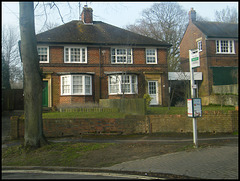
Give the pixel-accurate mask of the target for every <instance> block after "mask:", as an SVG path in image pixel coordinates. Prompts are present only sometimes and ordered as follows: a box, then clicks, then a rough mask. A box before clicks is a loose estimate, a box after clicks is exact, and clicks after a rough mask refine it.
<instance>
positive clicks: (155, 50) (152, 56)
mask: <svg viewBox="0 0 240 181" xmlns="http://www.w3.org/2000/svg"><path fill="white" fill-rule="evenodd" d="M150 50H151V51H152V50H153V51H154V52H155V53H154V55H149V54H148V51H150ZM145 51H146V64H157V49H156V48H146V50H145ZM148 58H155V61H154V62H150V61H148Z"/></svg>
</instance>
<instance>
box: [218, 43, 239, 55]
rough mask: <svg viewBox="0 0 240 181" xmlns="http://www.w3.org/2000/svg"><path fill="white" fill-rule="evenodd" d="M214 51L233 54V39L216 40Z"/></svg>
mask: <svg viewBox="0 0 240 181" xmlns="http://www.w3.org/2000/svg"><path fill="white" fill-rule="evenodd" d="M216 52H217V53H219V54H220V53H221V54H234V53H235V51H234V41H233V40H216Z"/></svg>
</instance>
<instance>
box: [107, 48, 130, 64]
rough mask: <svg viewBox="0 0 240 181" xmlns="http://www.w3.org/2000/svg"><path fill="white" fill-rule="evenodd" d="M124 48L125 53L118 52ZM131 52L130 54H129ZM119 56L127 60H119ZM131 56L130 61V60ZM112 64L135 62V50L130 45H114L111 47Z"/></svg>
mask: <svg viewBox="0 0 240 181" xmlns="http://www.w3.org/2000/svg"><path fill="white" fill-rule="evenodd" d="M120 50H124V51H125V52H126V53H125V54H120V55H119V54H118V51H120ZM128 53H129V54H128ZM118 57H122V58H125V60H126V61H123V62H120V61H118ZM129 58H130V61H129ZM111 64H133V50H132V48H129V47H112V48H111Z"/></svg>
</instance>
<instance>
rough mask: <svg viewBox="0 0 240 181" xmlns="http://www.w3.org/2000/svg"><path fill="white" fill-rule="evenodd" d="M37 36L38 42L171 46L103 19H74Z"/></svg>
mask: <svg viewBox="0 0 240 181" xmlns="http://www.w3.org/2000/svg"><path fill="white" fill-rule="evenodd" d="M36 37H37V42H38V43H59V44H79V43H80V44H88V45H96V44H97V45H132V46H133V45H135V46H163V47H170V46H171V45H170V44H168V43H166V42H163V41H158V40H155V39H152V38H149V37H146V36H142V35H139V34H136V33H133V32H130V31H128V30H124V29H121V28H118V27H116V26H112V25H109V24H107V23H103V22H101V21H93V24H84V23H83V22H82V21H77V20H74V21H71V22H69V23H66V24H64V25H61V26H59V27H56V28H53V29H51V30H48V31H45V32H43V33H40V34H38V35H37V36H36Z"/></svg>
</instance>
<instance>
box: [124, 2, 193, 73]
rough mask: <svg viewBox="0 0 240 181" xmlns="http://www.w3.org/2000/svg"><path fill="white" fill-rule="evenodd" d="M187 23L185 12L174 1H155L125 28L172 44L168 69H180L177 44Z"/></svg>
mask: <svg viewBox="0 0 240 181" xmlns="http://www.w3.org/2000/svg"><path fill="white" fill-rule="evenodd" d="M187 23H188V15H187V12H186V11H185V10H184V9H183V8H182V7H181V6H180V5H179V4H178V3H175V2H161V3H155V4H153V5H152V7H150V8H149V9H146V10H144V11H143V12H142V18H141V19H140V20H138V21H137V23H135V24H134V25H128V26H127V27H126V28H127V29H128V30H130V31H133V32H136V33H139V34H142V35H145V36H148V37H151V38H154V39H157V40H160V41H165V42H167V43H169V44H172V47H171V48H170V50H169V54H168V58H167V60H168V70H169V71H172V72H174V71H180V69H179V68H180V67H179V56H180V52H179V44H180V41H181V38H182V36H183V34H184V31H185V30H186V26H187Z"/></svg>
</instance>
